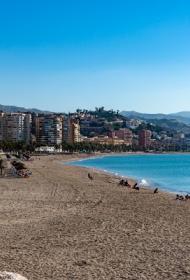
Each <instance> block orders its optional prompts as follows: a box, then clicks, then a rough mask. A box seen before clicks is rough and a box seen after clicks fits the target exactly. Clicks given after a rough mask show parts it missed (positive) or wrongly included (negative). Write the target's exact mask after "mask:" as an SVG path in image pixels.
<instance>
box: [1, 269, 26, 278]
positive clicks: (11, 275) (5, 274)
mask: <svg viewBox="0 0 190 280" xmlns="http://www.w3.org/2000/svg"><path fill="white" fill-rule="evenodd" d="M0 280H27V278H25V277H23V276H21V275H19V274H16V273H12V272H6V271H5V272H0Z"/></svg>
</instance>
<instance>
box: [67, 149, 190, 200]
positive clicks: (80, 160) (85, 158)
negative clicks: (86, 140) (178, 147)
mask: <svg viewBox="0 0 190 280" xmlns="http://www.w3.org/2000/svg"><path fill="white" fill-rule="evenodd" d="M163 154H164V155H170V153H161V154H157V153H156V154H155V153H143V152H142V153H141V152H137V153H133V152H132V153H129V152H126V153H121V154H120V153H112V154H110V153H109V154H103V155H102V156H99V155H94V156H91V155H89V156H87V157H84V158H80V159H76V160H71V161H70V160H68V162H66V163H65V164H66V165H69V163H71V164H70V165H69V166H75V167H81V168H85V169H88V170H89V171H90V170H91V171H92V172H94V171H96V172H101V173H104V174H107V175H110V176H114V177H116V178H117V179H118V180H119V179H122V178H125V179H127V180H129V181H131V182H133V184H135V183H138V182H139V181H140V180H142V179H140V178H137V177H136V178H135V177H131V176H128V175H122V174H119V173H117V172H112V171H108V170H106V169H101V168H98V167H92V166H82V165H80V164H79V165H75V164H74V165H72V163H77V162H82V161H85V160H93V159H96V158H104V157H109V156H110V157H111V156H127V155H163ZM172 154H174V155H175V154H179V155H180V154H181V153H172ZM186 154H190V153H186ZM182 155H183V153H182ZM150 180H151V178H150ZM156 187H158V189H159V191H160V192H162V193H166V194H170V195H172V196H175V195H177V194H181V195H186V194H190V192H187V191H171V190H169V189H167V187H164V186H163V187H162V186H151V185H148V186H141V189H148V190H154V189H155V188H156Z"/></svg>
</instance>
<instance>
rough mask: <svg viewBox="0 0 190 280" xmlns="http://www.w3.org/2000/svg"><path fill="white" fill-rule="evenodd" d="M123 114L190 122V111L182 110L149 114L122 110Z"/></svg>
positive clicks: (145, 118)
mask: <svg viewBox="0 0 190 280" xmlns="http://www.w3.org/2000/svg"><path fill="white" fill-rule="evenodd" d="M120 114H121V115H123V116H125V117H127V118H130V119H131V118H132V119H141V120H147V121H151V120H163V119H166V120H177V121H178V122H182V123H185V124H188V125H189V124H190V112H189V111H182V112H178V113H172V114H161V113H160V114H147V113H139V112H136V111H122V112H121V113H120Z"/></svg>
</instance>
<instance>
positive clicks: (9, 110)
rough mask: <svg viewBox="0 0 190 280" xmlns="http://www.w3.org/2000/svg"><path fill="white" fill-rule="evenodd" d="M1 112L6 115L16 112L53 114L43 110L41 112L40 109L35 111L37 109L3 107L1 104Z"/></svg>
mask: <svg viewBox="0 0 190 280" xmlns="http://www.w3.org/2000/svg"><path fill="white" fill-rule="evenodd" d="M0 111H3V112H5V113H16V112H21V113H26V112H31V113H37V114H40V113H43V114H49V113H52V112H49V111H43V110H39V109H35V108H24V107H17V106H9V105H1V104H0Z"/></svg>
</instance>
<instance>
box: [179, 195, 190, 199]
mask: <svg viewBox="0 0 190 280" xmlns="http://www.w3.org/2000/svg"><path fill="white" fill-rule="evenodd" d="M188 199H190V195H188V194H186V195H185V196H183V195H179V194H176V200H188Z"/></svg>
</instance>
